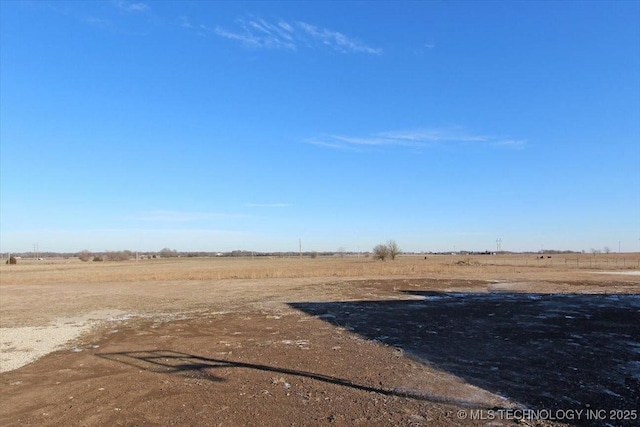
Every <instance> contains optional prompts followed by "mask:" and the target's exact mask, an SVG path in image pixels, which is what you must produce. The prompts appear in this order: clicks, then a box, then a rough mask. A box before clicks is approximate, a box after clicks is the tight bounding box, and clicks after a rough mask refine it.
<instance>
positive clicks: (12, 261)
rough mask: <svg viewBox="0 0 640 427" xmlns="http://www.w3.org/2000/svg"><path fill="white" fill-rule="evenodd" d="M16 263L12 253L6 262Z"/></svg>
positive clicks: (16, 260)
mask: <svg viewBox="0 0 640 427" xmlns="http://www.w3.org/2000/svg"><path fill="white" fill-rule="evenodd" d="M17 263H18V259H17V258H16V257H14V256H13V255H11V256H10V257H9V259H8V260H7V264H11V265H15V264H17Z"/></svg>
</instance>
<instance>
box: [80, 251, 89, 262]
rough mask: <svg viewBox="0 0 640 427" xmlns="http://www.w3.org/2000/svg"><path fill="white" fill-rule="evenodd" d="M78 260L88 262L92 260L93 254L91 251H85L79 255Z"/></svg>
mask: <svg viewBox="0 0 640 427" xmlns="http://www.w3.org/2000/svg"><path fill="white" fill-rule="evenodd" d="M78 258H79V259H80V261H84V262H87V261H89V260H90V259H91V254H90V253H89V251H87V250H84V251H82V252H80V254H79V255H78Z"/></svg>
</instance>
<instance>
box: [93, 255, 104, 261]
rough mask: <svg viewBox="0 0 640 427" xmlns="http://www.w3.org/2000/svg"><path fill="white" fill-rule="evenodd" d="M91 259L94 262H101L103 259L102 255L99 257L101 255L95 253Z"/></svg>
mask: <svg viewBox="0 0 640 427" xmlns="http://www.w3.org/2000/svg"><path fill="white" fill-rule="evenodd" d="M93 261H94V262H102V261H104V260H103V259H102V257H101V256H99V255H96V256H94V257H93Z"/></svg>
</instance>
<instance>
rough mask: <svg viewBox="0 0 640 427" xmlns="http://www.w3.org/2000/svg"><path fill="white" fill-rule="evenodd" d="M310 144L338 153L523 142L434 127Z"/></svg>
mask: <svg viewBox="0 0 640 427" xmlns="http://www.w3.org/2000/svg"><path fill="white" fill-rule="evenodd" d="M306 142H307V143H309V144H313V145H317V146H321V147H326V148H332V149H340V150H352V151H362V149H364V148H383V147H393V146H395V147H405V148H426V147H430V146H435V145H442V144H449V145H450V144H476V145H485V146H494V147H503V148H524V147H525V145H526V141H525V140H504V139H499V138H496V137H492V136H488V135H481V134H474V133H469V132H466V131H464V130H462V129H458V128H450V129H449V128H433V129H420V130H409V131H390V132H380V133H376V134H372V135H367V136H348V135H324V136H321V137H315V138H311V139H309V140H307V141H306Z"/></svg>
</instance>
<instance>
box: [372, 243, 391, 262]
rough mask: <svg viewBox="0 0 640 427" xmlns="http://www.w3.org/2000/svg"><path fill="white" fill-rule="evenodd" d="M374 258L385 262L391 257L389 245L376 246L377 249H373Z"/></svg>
mask: <svg viewBox="0 0 640 427" xmlns="http://www.w3.org/2000/svg"><path fill="white" fill-rule="evenodd" d="M373 256H374V258H375V259H379V260H380V261H384V260H385V259H387V257H388V256H389V248H388V247H387V245H382V244H380V245H376V247H375V248H373Z"/></svg>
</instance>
